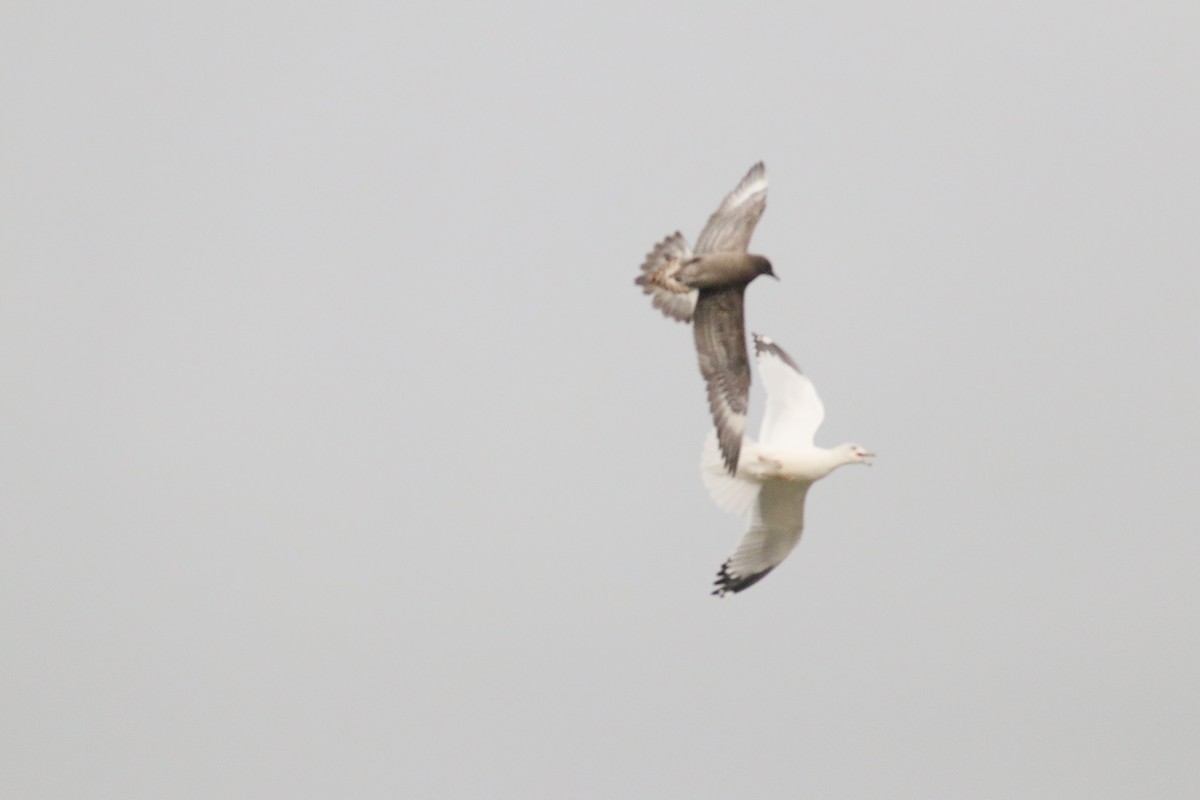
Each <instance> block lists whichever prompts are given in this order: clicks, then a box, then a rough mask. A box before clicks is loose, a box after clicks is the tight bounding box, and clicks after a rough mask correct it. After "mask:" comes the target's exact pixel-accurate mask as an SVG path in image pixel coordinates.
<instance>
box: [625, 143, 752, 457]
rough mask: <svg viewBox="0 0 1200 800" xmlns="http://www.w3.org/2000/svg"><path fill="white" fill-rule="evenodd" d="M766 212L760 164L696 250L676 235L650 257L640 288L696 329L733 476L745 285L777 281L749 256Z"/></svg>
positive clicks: (739, 424)
mask: <svg viewBox="0 0 1200 800" xmlns="http://www.w3.org/2000/svg"><path fill="white" fill-rule="evenodd" d="M766 206H767V169H766V167H764V166H763V163H762V162H761V161H760V162H758V163H757V164H755V165H754V166H753V167H751V168H750V171H749V172H747V173H746V177H744V178H742V181H741V183H739V184H738V185H737V188H735V189H734V190H733V191H732V192H730V193H729V194H728V195H727V196H726V197H725V200H724V201H722V203H721V207H720V208H718V209H717V210H716V211H715V212H714V213H713V215H712V216H711V217H709V218H708V224H706V225H705V226H704V230H702V231H701V232H700V238H699V239H698V240H697V241H696V249H695V250H694V251H693V250H692V249H691V248H690V247H689V246H688V243H687V240H686V239H684V238H683V234H682V233H680V232H679V231H676V232H675V233H673V234H671V235H670V236H668V237H667V238H665V239H663V240H662V241H661V242H659V243H658V244H656V245H655V246H654V249H653V250H651V251H650V252H649V254H647V256H646V260H645V262H644V263H643V264H642V274H641V275H639V276H638V277H637V279H636V281H635V282H636V283H637V285H639V286H641V287H642V291H643V292H645V293H646V294H649V295H652V303H653V305H654V307H655V308H657V309H659V310H660V311H662V313H663V314H665V315H666V316H668V317H671V318H672V319H677V320H679V321H680V322H691V323H693V324H692V329H693V332H694V333H695V336H696V355H697V356H698V357H699V360H700V374H701V375H703V376H704V382H705V384H706V385H707V387H708V405H709V408H710V409H711V410H712V417H713V422H714V423H715V424H716V427H717V442H718V444H719V445H720V448H721V456H722V458H723V459H724V462H725V468H726V469H727V470H729V474H731V475H733V474H736V473H737V464H738V454H739V453H740V452H741V448H742V434H743V433H744V432H745V430H746V409H747V406H748V401H749V397H750V357H749V355H748V354H747V352H746V324H745V319H744V312H743V300H744V297H745V293H746V286H747V285H748V284H749V283H750V281H752V280H754V279H755V278H757V277H758V276H759V275H770V276H771V277H775V273H774V272H773V271H772V269H771V262H770V261H768V260H767V259H765V258H763V257H762V256H757V255H752V254H750V253H748V252H746V249H747V248H748V247H749V245H750V235H751V234H753V233H754V226H755V225H757V224H758V220H759V217H761V216H762V213H763V209H765V208H766Z"/></svg>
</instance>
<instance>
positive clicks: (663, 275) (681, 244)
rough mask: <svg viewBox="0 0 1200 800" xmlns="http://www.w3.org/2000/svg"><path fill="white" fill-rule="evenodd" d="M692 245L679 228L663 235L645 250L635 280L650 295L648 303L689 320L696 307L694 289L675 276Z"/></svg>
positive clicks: (689, 255)
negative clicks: (663, 237)
mask: <svg viewBox="0 0 1200 800" xmlns="http://www.w3.org/2000/svg"><path fill="white" fill-rule="evenodd" d="M690 258H692V249H691V248H690V247H688V243H687V240H686V239H684V238H683V234H682V233H680V232H679V231H676V232H675V233H673V234H671V235H670V236H668V237H667V238H665V239H663V240H662V241H661V242H659V243H658V244H656V245H654V248H653V249H652V250H651V251H650V252H649V253H647V254H646V260H645V261H643V262H642V274H641V275H638V276H637V278H636V279H635V280H634V283H636V284H637V285H638V286H641V287H642V292H644V293H645V294H648V295H652V298H651V305H653V306H654V307H655V308H657V309H658V310H659V311H661V312H662V313H663V314H664V315H666V316H668V317H670V318H671V319H676V320H679V321H680V322H691V321H692V312H693V311H694V310H695V308H696V290H695V289H693V288H692V287H690V286H688V285H687V284H685V283H681V282H680V281H679V280H677V279H676V276H677V275H678V274H679V270H680V268H681V267H682V266H683V264H684V263H685V262H686V261H688V260H689V259H690Z"/></svg>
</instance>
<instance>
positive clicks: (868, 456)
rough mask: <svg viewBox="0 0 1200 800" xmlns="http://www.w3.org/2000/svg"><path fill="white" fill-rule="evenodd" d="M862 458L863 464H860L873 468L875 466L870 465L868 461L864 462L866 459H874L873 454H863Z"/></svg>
mask: <svg viewBox="0 0 1200 800" xmlns="http://www.w3.org/2000/svg"><path fill="white" fill-rule="evenodd" d="M862 457H863V462H862V463H864V464H866V465H867V466H868V467H873V466H875V465H874V464H872V463H871V462H870V461H867V460H866V459H868V458H874V457H875V454H874V453H863V454H862Z"/></svg>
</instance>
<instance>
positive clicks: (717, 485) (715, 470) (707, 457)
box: [700, 431, 762, 517]
mask: <svg viewBox="0 0 1200 800" xmlns="http://www.w3.org/2000/svg"><path fill="white" fill-rule="evenodd" d="M752 448H753V443H752V442H750V441H749V440H747V441H746V442H745V443H744V445H743V451H745V450H749V449H752ZM700 479H701V480H702V481H704V487H705V488H706V489H708V495H709V497H711V498H712V500H713V502H714V503H716V504H717V508H720V509H722V510H723V511H729V512H731V513H734V514H737V515H738V516H739V517H748V516H750V515H751V514H752V513H753V512H754V507H755V505H756V504H757V502H758V490H759V487H761V486H762V484H761V483H760V482H759V481H751V480H746V479H745V478H737V477H734V476H733V475H730V474H729V472H728V470H726V469H725V457H724V456H722V455H721V447H720V445H718V444H717V432H716V431H709V432H708V436H707V437H705V439H704V451H703V453H702V454H701V456H700Z"/></svg>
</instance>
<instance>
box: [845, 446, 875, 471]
mask: <svg viewBox="0 0 1200 800" xmlns="http://www.w3.org/2000/svg"><path fill="white" fill-rule="evenodd" d="M838 452H839V453H840V454H841V456H842V458H843V459H845V460H844V461H843V462H842V463H844V464H866V465H867V466H868V467H869V466H871V459H872V458H874V457H875V454H874V453H872V452H871V451H870V450H867V449H866V448H865V447H863V446H862V445H860V444H844V445H842V446H841V447H839V448H838Z"/></svg>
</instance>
